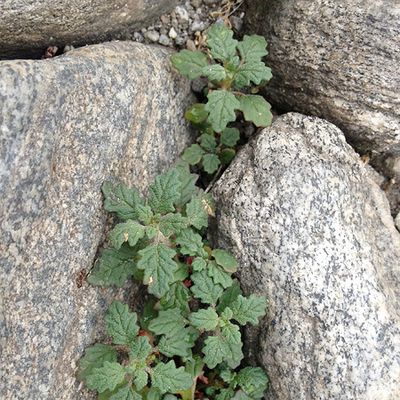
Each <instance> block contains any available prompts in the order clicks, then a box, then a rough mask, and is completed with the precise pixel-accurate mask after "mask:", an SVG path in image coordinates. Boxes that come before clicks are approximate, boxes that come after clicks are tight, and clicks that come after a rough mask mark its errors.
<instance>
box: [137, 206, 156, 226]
mask: <svg viewBox="0 0 400 400" xmlns="http://www.w3.org/2000/svg"><path fill="white" fill-rule="evenodd" d="M136 210H137V218H138V220H139V221H140V222H142V223H143V224H145V225H149V224H150V223H151V219H152V218H153V216H154V214H153V211H151V208H150V206H144V205H142V204H140V205H138V206H137V207H136Z"/></svg>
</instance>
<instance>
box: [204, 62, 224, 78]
mask: <svg viewBox="0 0 400 400" xmlns="http://www.w3.org/2000/svg"><path fill="white" fill-rule="evenodd" d="M202 75H204V76H206V77H207V78H208V79H209V80H210V81H217V82H219V81H223V80H224V79H225V78H226V71H225V68H224V67H223V66H222V65H219V64H212V65H207V66H206V67H203V69H202Z"/></svg>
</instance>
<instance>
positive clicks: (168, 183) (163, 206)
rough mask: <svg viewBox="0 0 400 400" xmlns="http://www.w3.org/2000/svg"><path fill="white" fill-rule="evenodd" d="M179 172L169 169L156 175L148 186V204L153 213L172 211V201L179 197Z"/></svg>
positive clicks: (173, 209) (173, 208)
mask: <svg viewBox="0 0 400 400" xmlns="http://www.w3.org/2000/svg"><path fill="white" fill-rule="evenodd" d="M180 189H181V182H180V180H179V172H178V171H177V170H176V169H170V170H169V171H167V172H165V173H164V174H161V175H158V176H157V177H156V179H155V180H154V183H153V184H152V185H151V186H150V188H149V205H150V207H151V208H152V210H153V211H154V212H155V213H161V214H164V213H168V212H174V211H175V207H174V202H175V201H177V200H179V198H180V197H181V192H180Z"/></svg>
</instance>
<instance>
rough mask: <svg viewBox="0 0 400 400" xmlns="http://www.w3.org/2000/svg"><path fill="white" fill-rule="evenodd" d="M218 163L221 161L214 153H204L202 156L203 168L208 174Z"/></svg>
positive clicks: (213, 170) (214, 169) (212, 171)
mask: <svg viewBox="0 0 400 400" xmlns="http://www.w3.org/2000/svg"><path fill="white" fill-rule="evenodd" d="M220 165H221V161H220V160H219V158H218V156H217V155H216V154H205V155H204V156H203V168H204V171H206V172H207V173H208V174H213V173H214V172H215V171H217V169H218V167H219V166H220Z"/></svg>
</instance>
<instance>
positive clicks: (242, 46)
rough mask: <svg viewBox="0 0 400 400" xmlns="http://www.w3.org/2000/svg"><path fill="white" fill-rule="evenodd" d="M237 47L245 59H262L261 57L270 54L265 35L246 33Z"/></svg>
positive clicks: (246, 60)
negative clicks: (249, 34)
mask: <svg viewBox="0 0 400 400" xmlns="http://www.w3.org/2000/svg"><path fill="white" fill-rule="evenodd" d="M237 48H238V50H239V53H240V57H241V58H242V60H243V61H245V62H248V61H261V58H263V57H264V56H266V55H267V54H268V51H267V41H266V40H265V38H264V37H263V36H259V35H251V36H248V35H244V38H243V40H242V41H241V42H239V43H238V45H237Z"/></svg>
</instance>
